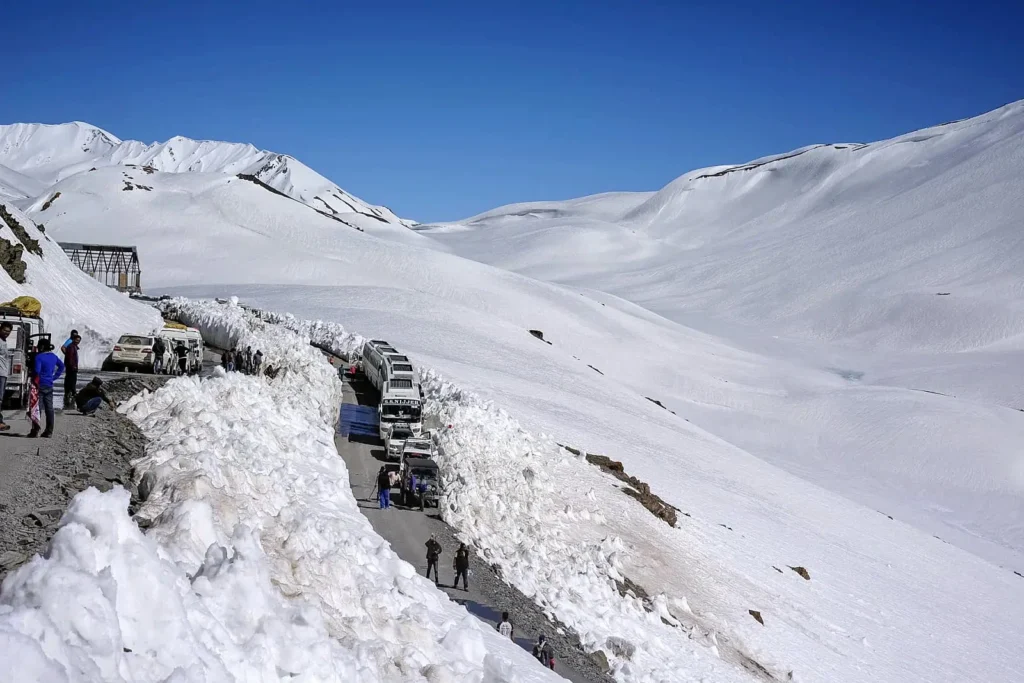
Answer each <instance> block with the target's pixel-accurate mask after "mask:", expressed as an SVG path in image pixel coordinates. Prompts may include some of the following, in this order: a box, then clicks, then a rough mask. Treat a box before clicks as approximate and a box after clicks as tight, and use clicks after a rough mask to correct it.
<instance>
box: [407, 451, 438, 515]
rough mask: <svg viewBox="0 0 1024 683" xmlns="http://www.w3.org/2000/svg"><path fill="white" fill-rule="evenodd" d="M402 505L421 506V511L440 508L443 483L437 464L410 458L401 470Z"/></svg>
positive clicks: (423, 459) (431, 461) (428, 460)
mask: <svg viewBox="0 0 1024 683" xmlns="http://www.w3.org/2000/svg"><path fill="white" fill-rule="evenodd" d="M401 487H402V488H401V490H402V505H404V506H406V507H411V506H412V505H413V504H414V503H416V504H419V506H420V510H423V509H424V508H426V507H427V506H433V507H439V505H440V501H441V482H440V479H439V477H438V468H437V463H436V462H435V461H433V460H431V459H429V458H409V459H407V460H406V461H405V468H404V469H402V470H401Z"/></svg>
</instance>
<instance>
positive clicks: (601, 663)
mask: <svg viewBox="0 0 1024 683" xmlns="http://www.w3.org/2000/svg"><path fill="white" fill-rule="evenodd" d="M588 656H589V657H590V659H591V660H592V661H593V662H594V664H597V666H598V668H599V669H601V671H603V672H605V673H608V672H610V671H611V670H612V667H611V665H610V664H609V663H608V655H606V654H605V653H604V650H597V651H596V652H591V653H590V654H589V655H588Z"/></svg>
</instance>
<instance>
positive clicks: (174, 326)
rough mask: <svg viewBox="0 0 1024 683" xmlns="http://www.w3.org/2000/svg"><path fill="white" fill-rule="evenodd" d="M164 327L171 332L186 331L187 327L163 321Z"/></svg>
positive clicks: (170, 321)
mask: <svg viewBox="0 0 1024 683" xmlns="http://www.w3.org/2000/svg"><path fill="white" fill-rule="evenodd" d="M164 327H170V328H171V329H172V330H187V329H188V327H187V326H185V325H182V324H181V323H176V322H174V321H173V320H165V321H164Z"/></svg>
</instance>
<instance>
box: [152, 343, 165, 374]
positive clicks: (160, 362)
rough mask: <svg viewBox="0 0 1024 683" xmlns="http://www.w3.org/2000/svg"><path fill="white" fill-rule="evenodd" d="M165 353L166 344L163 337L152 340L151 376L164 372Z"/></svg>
mask: <svg viewBox="0 0 1024 683" xmlns="http://www.w3.org/2000/svg"><path fill="white" fill-rule="evenodd" d="M165 353H167V344H165V343H164V338H163V337H157V338H156V339H154V340H153V374H154V375H159V374H160V373H162V372H164V354H165Z"/></svg>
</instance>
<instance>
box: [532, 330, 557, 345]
mask: <svg viewBox="0 0 1024 683" xmlns="http://www.w3.org/2000/svg"><path fill="white" fill-rule="evenodd" d="M530 334H532V335H533V336H534V337H536V338H537V339H540V340H541V341H542V342H544V343H545V344H547V345H548V346H552V343H551V342H549V341H548V340H547V339H545V338H544V333H543V332H541V331H540V330H530Z"/></svg>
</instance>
